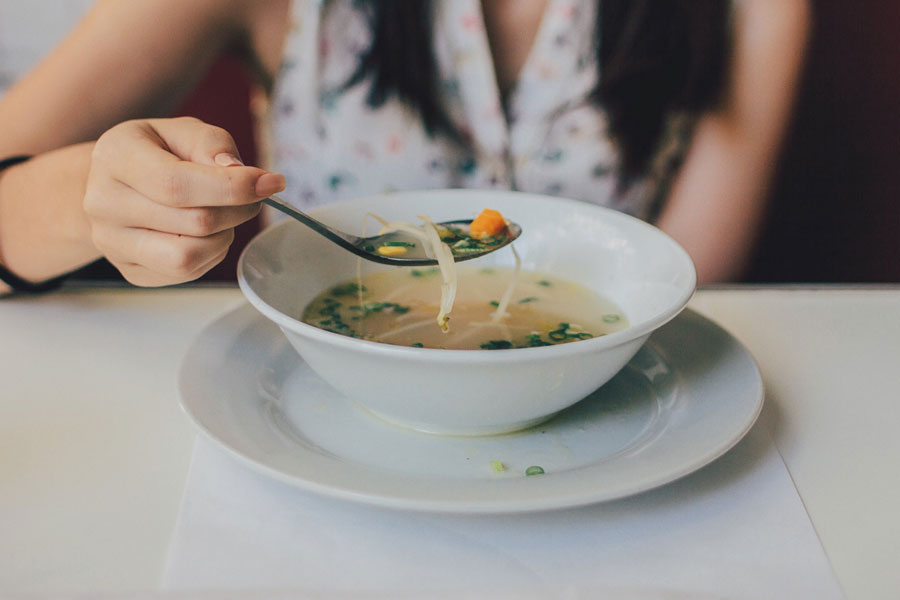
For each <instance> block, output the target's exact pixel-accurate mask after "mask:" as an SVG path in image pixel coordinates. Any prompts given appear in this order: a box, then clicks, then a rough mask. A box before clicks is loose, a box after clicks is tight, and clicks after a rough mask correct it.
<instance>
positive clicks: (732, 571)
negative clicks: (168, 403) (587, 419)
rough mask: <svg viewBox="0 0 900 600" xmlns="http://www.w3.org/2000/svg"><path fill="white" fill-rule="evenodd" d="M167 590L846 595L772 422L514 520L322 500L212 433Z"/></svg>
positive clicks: (203, 443)
mask: <svg viewBox="0 0 900 600" xmlns="http://www.w3.org/2000/svg"><path fill="white" fill-rule="evenodd" d="M164 588H165V589H166V590H167V591H169V592H184V591H198V592H199V591H204V590H206V591H207V592H209V590H220V591H226V590H230V591H231V592H232V593H234V592H235V591H241V590H243V591H246V592H250V593H259V592H261V591H265V590H268V591H269V593H266V594H265V595H264V596H262V597H282V596H283V597H289V596H291V597H292V596H293V594H294V593H295V592H302V594H301V595H302V597H303V598H313V599H316V600H318V599H332V598H334V599H338V598H339V599H350V598H366V599H370V598H379V599H381V598H384V599H387V598H419V597H427V598H466V599H469V598H473V599H474V598H482V597H484V598H488V597H490V598H501V599H505V598H596V597H611V598H630V599H649V598H676V599H677V598H685V599H686V598H691V599H694V598H748V599H749V598H752V599H758V598H792V599H796V598H816V599H817V600H822V599H828V598H840V597H841V592H840V589H839V587H838V584H837V582H836V580H835V577H834V575H833V573H832V571H831V568H830V566H829V564H828V561H827V558H826V557H825V554H824V552H823V550H822V547H821V545H820V544H819V541H818V538H817V537H816V533H815V531H814V530H813V527H812V524H811V523H810V521H809V518H808V517H807V515H806V512H805V510H804V508H803V505H802V503H801V500H800V498H799V496H798V494H797V492H796V490H795V488H794V486H793V483H792V482H791V479H790V476H789V474H788V472H787V469H786V468H785V465H784V462H783V461H782V460H781V457H780V455H779V454H778V451H777V449H776V448H775V446H774V444H773V442H772V440H771V437H770V436H769V434H768V432H767V431H766V430H764V429H763V428H762V426H761V425H757V426H756V427H755V428H754V429H753V431H751V432H750V434H749V435H748V436H747V437H746V438H745V439H744V440H743V441H741V442H740V443H739V444H738V445H737V446H736V447H735V448H734V449H733V450H731V451H730V452H728V453H727V454H726V455H725V456H723V457H722V458H720V459H718V460H717V461H715V462H714V463H713V464H711V465H709V466H707V467H706V468H704V469H701V470H700V471H698V472H696V473H694V474H692V475H690V476H688V477H685V478H683V479H681V480H679V481H677V482H675V483H672V484H669V485H667V486H664V487H662V488H659V489H656V490H653V491H650V492H646V493H643V494H640V495H637V496H633V497H631V498H626V499H623V500H618V501H615V502H607V503H603V504H597V505H594V506H589V507H584V508H578V509H569V510H560V511H553V512H544V513H534V514H526V515H509V516H507V515H504V516H457V515H435V514H422V513H413V512H402V511H394V510H390V509H382V508H375V507H370V506H365V505H357V504H353V503H349V502H345V501H339V500H334V499H330V498H325V497H321V496H318V495H315V494H312V493H309V492H304V491H301V490H298V489H295V488H293V487H291V486H289V485H286V484H283V483H280V482H278V481H275V480H272V479H269V478H267V477H265V476H263V475H260V474H257V473H256V472H254V471H252V470H250V469H248V468H247V467H245V466H244V465H243V464H241V463H238V462H237V461H235V460H234V459H233V458H232V457H230V456H229V455H227V454H226V453H225V452H224V451H223V450H221V449H220V448H219V447H218V446H217V445H215V444H214V443H213V442H211V441H209V440H207V439H206V438H205V437H202V436H201V437H200V438H199V440H198V443H197V446H196V449H195V451H194V457H193V463H192V466H191V471H190V475H189V478H188V483H187V487H186V491H185V497H184V501H183V505H182V509H181V514H180V516H179V519H178V522H177V525H176V531H175V534H174V538H173V543H172V548H171V551H170V554H169V560H168V565H167V568H166V572H165V575H164ZM276 592H277V593H276ZM229 597H230V596H229ZM245 597H246V596H245Z"/></svg>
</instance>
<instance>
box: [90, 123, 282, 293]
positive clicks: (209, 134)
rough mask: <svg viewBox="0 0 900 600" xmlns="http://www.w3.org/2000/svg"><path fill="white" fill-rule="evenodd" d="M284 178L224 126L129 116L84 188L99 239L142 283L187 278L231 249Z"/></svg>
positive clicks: (103, 145)
mask: <svg viewBox="0 0 900 600" xmlns="http://www.w3.org/2000/svg"><path fill="white" fill-rule="evenodd" d="M284 184H285V182H284V177H283V176H281V175H278V174H275V173H269V172H267V171H265V170H263V169H258V168H256V167H248V166H244V165H243V163H242V162H241V160H240V156H239V154H238V151H237V148H236V147H235V144H234V140H233V139H232V138H231V136H230V135H229V134H228V133H227V132H226V131H225V130H223V129H221V128H218V127H213V126H210V125H207V124H205V123H202V122H201V121H199V120H197V119H192V118H179V119H156V120H144V121H129V122H126V123H122V124H120V125H117V126H116V127H113V128H112V129H110V130H109V131H107V132H106V133H105V134H104V135H103V136H101V137H100V139H99V140H98V141H97V142H96V144H95V145H94V152H93V154H92V160H91V170H90V174H89V176H88V183H87V189H86V191H85V196H84V210H85V213H86V215H87V217H88V220H89V221H90V223H91V227H92V239H93V241H94V244H95V245H96V247H97V248H98V249H99V250H100V251H101V252H102V253H103V254H104V255H105V256H106V257H107V258H108V259H109V260H110V262H112V264H113V265H115V266H116V267H117V268H118V269H119V270H120V271H121V272H122V273H123V275H124V276H125V277H126V279H128V280H129V281H131V282H132V283H134V284H136V285H142V286H158V285H169V284H175V283H182V282H185V281H190V280H193V279H196V278H198V277H200V276H201V275H203V274H204V273H206V271H208V270H209V269H211V268H212V267H213V266H215V265H216V264H218V263H219V262H221V260H222V259H223V258H224V257H225V255H226V253H227V251H228V247H229V246H230V244H231V242H232V241H233V239H234V227H236V226H237V225H239V224H241V223H243V222H245V221H247V220H249V219H251V218H253V217H254V216H256V214H257V213H258V212H259V210H260V202H259V201H260V200H261V199H262V198H264V197H266V196H269V195H272V194H274V193H276V192H279V191H281V190H282V189H284Z"/></svg>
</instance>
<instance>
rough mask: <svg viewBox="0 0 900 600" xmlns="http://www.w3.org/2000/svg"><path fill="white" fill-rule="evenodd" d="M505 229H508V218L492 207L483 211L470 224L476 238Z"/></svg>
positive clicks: (495, 233) (470, 229)
mask: <svg viewBox="0 0 900 600" xmlns="http://www.w3.org/2000/svg"><path fill="white" fill-rule="evenodd" d="M504 229H506V219H504V218H503V215H501V214H500V212H499V211H496V210H494V209H492V208H486V209H484V210H483V211H481V214H480V215H478V216H477V217H475V220H473V221H472V223H471V225H469V231H470V232H471V233H472V237H476V238H479V237H487V236H490V235H497V234H498V233H500V232H501V231H503V230H504Z"/></svg>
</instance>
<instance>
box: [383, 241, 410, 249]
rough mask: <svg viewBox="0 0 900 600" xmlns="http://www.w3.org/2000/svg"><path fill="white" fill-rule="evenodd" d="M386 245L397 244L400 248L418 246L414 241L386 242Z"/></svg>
mask: <svg viewBox="0 0 900 600" xmlns="http://www.w3.org/2000/svg"><path fill="white" fill-rule="evenodd" d="M384 245H385V246H397V247H399V248H415V247H416V245H415V244H413V243H412V242H400V241H394V242H385V243H384Z"/></svg>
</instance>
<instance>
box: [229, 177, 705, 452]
mask: <svg viewBox="0 0 900 600" xmlns="http://www.w3.org/2000/svg"><path fill="white" fill-rule="evenodd" d="M483 208H495V209H497V210H499V211H500V212H502V213H503V214H504V215H505V216H506V217H507V218H509V219H511V220H513V221H515V222H517V223H519V224H520V225H521V226H522V229H523V233H522V236H521V237H520V238H519V240H517V241H516V242H515V246H516V249H517V250H518V252H519V254H520V256H521V257H522V268H523V269H526V270H533V271H540V272H545V273H549V274H552V275H554V276H557V277H560V278H563V279H568V280H570V281H574V282H577V283H579V284H581V285H583V286H585V287H587V288H589V289H593V290H595V291H596V292H599V293H600V294H601V295H603V296H605V297H607V298H609V299H610V300H612V301H613V302H615V303H616V304H617V305H618V306H619V308H621V309H622V311H623V312H624V313H625V316H626V317H627V319H628V321H629V324H630V326H629V327H628V328H627V329H624V330H622V331H619V332H616V333H612V334H609V335H606V336H602V337H597V338H593V339H589V340H583V341H578V342H571V343H567V344H561V345H556V346H545V347H538V348H518V349H511V350H490V351H488V350H438V349H430V348H407V347H401V346H393V345H389V344H382V343H377V342H369V341H365V340H359V339H354V338H350V337H346V336H342V335H338V334H335V333H331V332H328V331H324V330H322V329H319V328H317V327H313V326H312V325H307V324H306V323H303V322H301V321H300V320H299V318H300V315H301V314H302V312H303V309H304V308H305V307H306V305H307V304H308V303H309V302H310V301H311V300H312V299H313V298H314V297H315V296H316V295H317V294H319V293H320V292H322V291H323V290H325V289H327V288H329V287H331V286H334V285H335V284H337V283H341V282H343V281H346V280H348V279H351V278H353V277H354V275H355V273H356V263H357V259H356V257H355V256H354V255H352V254H350V253H349V252H347V251H346V250H343V249H341V248H339V247H338V246H336V245H335V244H333V243H332V242H329V241H328V240H326V239H325V238H323V237H321V236H320V235H318V234H316V233H313V232H312V231H311V230H310V229H308V228H306V227H305V226H303V225H301V224H300V223H297V222H294V221H285V222H282V223H279V224H278V225H275V226H273V227H271V228H269V229H267V230H266V231H264V232H262V233H261V234H260V235H258V236H257V237H256V238H255V239H253V240H252V241H251V242H250V244H249V245H248V246H247V248H246V249H245V250H244V253H243V254H242V256H241V259H240V261H239V264H238V281H239V283H240V286H241V290H242V291H243V292H244V295H245V296H246V297H247V299H248V300H249V301H250V303H251V304H252V305H253V306H255V307H256V308H257V309H258V310H259V311H260V312H261V313H262V314H263V315H265V316H266V317H268V318H269V319H271V320H272V321H274V322H275V323H276V324H277V325H278V326H279V327H280V328H281V329H282V331H284V334H285V335H286V336H287V339H288V340H289V341H290V343H291V344H292V345H293V347H294V348H295V349H296V350H297V352H298V353H299V354H300V356H301V357H302V358H303V360H305V361H306V362H307V363H308V364H309V366H310V367H311V368H312V369H313V370H315V371H316V372H317V373H318V374H319V375H320V376H321V377H322V378H323V379H324V380H325V381H327V382H328V383H330V384H331V385H332V386H334V387H335V388H337V389H338V390H339V391H340V392H342V393H343V394H345V395H346V396H347V397H349V398H350V399H352V400H354V401H356V402H357V403H359V404H360V405H362V406H364V407H366V408H367V409H369V410H370V411H372V412H373V413H375V414H377V415H379V416H381V417H383V418H384V419H386V420H388V421H391V422H394V423H396V424H399V425H402V426H406V427H411V428H414V429H418V430H421V431H428V432H433V433H441V434H462V435H473V434H488V433H497V432H503V431H511V430H516V429H520V428H524V427H527V426H529V425H532V424H535V423H538V422H540V421H542V420H544V419H547V418H549V417H551V416H552V415H554V414H555V413H557V412H559V411H560V410H562V409H564V408H566V407H568V406H571V405H572V404H575V403H576V402H578V401H579V400H581V399H582V398H584V397H585V396H587V395H588V394H590V393H591V392H592V391H594V390H595V389H597V388H598V387H600V386H601V385H603V384H604V383H606V381H608V380H609V379H610V378H611V377H612V376H613V375H615V374H616V372H618V371H619V370H620V369H621V368H622V367H623V366H625V364H626V363H627V362H628V361H629V360H630V359H631V357H632V356H633V355H634V354H635V352H637V350H638V349H639V348H640V346H641V345H642V344H643V343H644V342H645V341H646V339H647V338H648V337H649V335H650V334H651V333H652V332H653V331H654V330H655V329H657V328H658V327H660V326H661V325H663V324H664V323H666V322H667V321H669V320H670V319H672V318H673V317H674V316H675V315H677V314H678V313H679V312H680V311H681V310H682V309H683V308H684V306H685V304H686V303H687V301H688V300H689V299H690V297H691V295H692V294H693V292H694V287H695V283H696V275H695V271H694V266H693V263H692V262H691V260H690V258H689V257H688V255H687V253H686V252H685V251H684V250H683V249H682V248H681V247H680V246H679V245H678V244H677V243H675V242H674V241H673V240H672V239H671V238H669V237H668V236H666V235H665V234H663V233H662V232H661V231H659V230H658V229H656V228H655V227H652V226H651V225H648V224H647V223H645V222H643V221H640V220H638V219H635V218H633V217H629V216H627V215H624V214H622V213H619V212H616V211H614V210H610V209H605V208H601V207H598V206H595V205H592V204H587V203H583V202H577V201H572V200H563V199H559V198H551V197H546V196H537V195H532V194H523V193H517V192H489V191H472V190H438V191H427V192H404V193H397V194H388V195H383V196H375V197H370V198H361V199H357V200H353V201H350V202H341V203H335V204H332V205H328V206H324V207H321V208H317V209H315V210H314V211H310V214H312V215H314V216H315V217H316V218H318V219H321V220H322V221H324V222H326V223H328V224H331V225H333V226H335V227H337V228H339V229H342V230H344V231H347V232H349V233H359V232H361V228H362V227H361V225H362V220H363V215H365V213H367V212H373V213H375V214H378V215H380V216H382V217H384V218H386V219H388V220H405V221H410V222H418V219H417V218H416V216H417V215H428V216H429V217H431V218H432V219H433V220H435V221H444V220H451V219H458V218H468V217H471V216H474V215H475V214H477V213H478V212H480V211H481V210H482V209H483ZM477 260H478V261H479V262H480V263H481V264H484V265H485V266H488V265H491V264H493V265H503V266H512V265H513V264H514V258H513V256H512V253H511V252H510V251H509V250H508V249H504V250H500V251H498V252H495V253H493V254H491V255H488V256H486V257H483V258H480V259H477ZM365 266H366V269H367V270H372V269H385V268H388V269H390V268H398V267H386V266H383V265H377V264H375V263H369V262H365Z"/></svg>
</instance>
